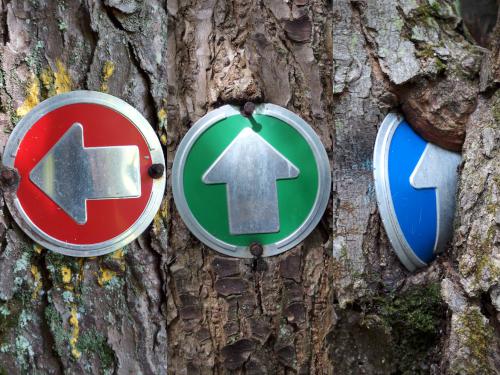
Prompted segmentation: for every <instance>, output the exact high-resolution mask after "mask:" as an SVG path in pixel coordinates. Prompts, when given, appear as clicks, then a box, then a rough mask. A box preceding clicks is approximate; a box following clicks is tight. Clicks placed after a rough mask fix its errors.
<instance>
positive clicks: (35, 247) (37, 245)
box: [33, 243, 43, 254]
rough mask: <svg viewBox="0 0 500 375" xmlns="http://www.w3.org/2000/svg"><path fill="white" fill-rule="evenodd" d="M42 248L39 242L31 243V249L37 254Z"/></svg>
mask: <svg viewBox="0 0 500 375" xmlns="http://www.w3.org/2000/svg"><path fill="white" fill-rule="evenodd" d="M42 250H43V247H41V246H40V245H39V244H37V243H35V244H33V251H34V252H35V253H37V254H41V253H42Z"/></svg>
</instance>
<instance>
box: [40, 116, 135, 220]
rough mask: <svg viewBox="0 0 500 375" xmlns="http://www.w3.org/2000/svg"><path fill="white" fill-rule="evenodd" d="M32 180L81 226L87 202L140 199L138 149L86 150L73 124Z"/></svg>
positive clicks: (75, 124) (78, 131)
mask: <svg viewBox="0 0 500 375" xmlns="http://www.w3.org/2000/svg"><path fill="white" fill-rule="evenodd" d="M30 179H31V181H32V182H33V183H34V184H35V185H36V186H38V187H39V188H40V189H41V190H42V191H43V192H44V193H45V194H47V196H48V197H49V198H50V199H52V200H53V201H54V202H55V203H56V204H57V205H58V206H59V207H61V208H62V209H63V210H64V211H65V212H66V213H67V214H68V215H69V216H71V218H72V219H73V220H75V221H76V222H77V223H78V224H85V223H86V222H87V204H86V201H87V200H88V199H116V198H135V197H140V196H141V178H140V169H139V148H138V147H137V146H108V147H84V146H83V127H82V125H81V124H79V123H74V124H73V125H72V126H71V127H70V128H69V130H68V131H67V132H66V133H64V135H63V136H62V137H61V139H59V141H58V142H57V143H56V144H55V145H54V146H53V147H52V148H51V149H50V150H49V152H47V154H46V155H45V156H44V157H43V159H42V160H40V162H39V163H38V164H37V165H36V166H35V167H34V168H33V169H32V171H31V172H30Z"/></svg>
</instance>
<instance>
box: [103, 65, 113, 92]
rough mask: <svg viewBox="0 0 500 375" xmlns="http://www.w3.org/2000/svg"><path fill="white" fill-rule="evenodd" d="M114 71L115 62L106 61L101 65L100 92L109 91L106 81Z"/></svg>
mask: <svg viewBox="0 0 500 375" xmlns="http://www.w3.org/2000/svg"><path fill="white" fill-rule="evenodd" d="M114 71H115V64H114V63H113V62H112V61H109V60H108V61H106V62H105V63H104V66H103V67H102V76H101V77H102V82H101V91H102V92H108V91H109V86H108V81H109V79H110V78H111V76H112V75H113V72H114Z"/></svg>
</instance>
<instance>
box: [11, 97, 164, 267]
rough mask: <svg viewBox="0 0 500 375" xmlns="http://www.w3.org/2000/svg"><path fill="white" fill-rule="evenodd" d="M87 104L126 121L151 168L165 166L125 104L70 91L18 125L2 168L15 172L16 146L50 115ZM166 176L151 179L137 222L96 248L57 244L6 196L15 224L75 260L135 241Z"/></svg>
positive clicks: (145, 126) (151, 135)
mask: <svg viewBox="0 0 500 375" xmlns="http://www.w3.org/2000/svg"><path fill="white" fill-rule="evenodd" d="M77 103H89V104H98V105H102V106H104V107H108V108H110V109H112V110H114V111H116V112H118V113H120V114H121V115H123V116H124V117H126V118H127V119H128V120H129V121H130V122H131V123H132V124H133V125H134V126H135V127H136V128H137V130H138V131H139V132H140V133H141V134H142V136H143V138H144V140H145V142H146V143H147V145H148V148H149V153H150V155H151V162H152V164H157V163H158V164H162V165H165V159H164V156H163V151H162V149H161V144H160V141H159V139H158V137H157V136H156V134H155V132H154V130H153V128H152V127H151V125H150V124H149V122H148V121H147V120H146V119H145V118H144V117H143V116H142V115H141V113H140V112H139V111H137V110H136V109H135V108H134V107H132V106H131V105H130V104H128V103H127V102H125V101H123V100H121V99H119V98H117V97H114V96H112V95H109V94H105V93H102V92H97V91H85V90H80V91H72V92H68V93H64V94H60V95H57V96H53V97H51V98H49V99H47V100H45V101H43V102H42V103H40V104H39V105H37V106H36V107H35V108H33V109H32V110H31V111H30V112H29V113H28V114H27V115H26V116H25V117H23V118H22V119H21V121H19V123H18V124H17V125H16V126H15V128H14V130H13V131H12V134H11V135H10V137H9V139H8V141H7V145H6V146H5V150H4V153H3V160H2V162H3V164H4V165H5V166H6V167H8V168H14V161H15V158H16V155H17V151H18V148H19V145H20V143H21V141H22V139H23V138H24V136H25V135H26V133H27V132H28V130H29V129H30V128H31V127H32V126H33V125H34V124H36V123H37V122H38V120H40V119H41V118H42V117H43V116H45V115H46V114H48V113H49V112H51V111H53V110H55V109H57V108H60V107H64V106H66V105H70V104H77ZM165 183H166V178H165V176H163V177H161V178H158V179H154V180H153V187H152V190H151V195H150V197H149V200H148V203H147V205H146V207H145V208H144V210H143V212H142V213H141V215H140V216H139V218H138V219H137V220H136V221H135V223H134V224H132V225H131V226H130V227H129V228H127V229H126V230H125V231H124V232H123V233H121V234H120V235H118V236H116V237H114V238H112V239H109V240H106V241H103V242H99V243H95V244H85V245H77V244H71V243H67V242H63V241H60V240H58V239H56V238H54V237H52V236H50V235H48V234H47V233H45V232H44V231H42V230H41V229H40V228H38V227H37V225H36V224H35V223H33V221H32V220H31V219H30V218H29V217H28V215H27V214H26V212H25V211H24V210H23V208H22V206H21V204H20V202H19V199H18V198H17V195H16V194H14V195H12V196H8V197H7V199H6V203H7V206H8V208H9V210H10V212H11V213H12V216H13V217H14V219H15V220H16V222H17V224H18V225H19V226H20V227H21V228H22V229H23V230H24V231H25V232H26V233H27V234H28V235H29V236H30V237H31V238H32V239H33V240H35V241H36V242H37V243H39V244H40V245H41V246H43V247H45V248H47V249H50V250H53V251H55V252H57V253H60V254H63V255H70V256H75V257H90V256H98V255H104V254H107V253H110V252H112V251H115V250H117V249H119V248H121V247H123V246H125V245H127V244H128V243H130V242H131V241H133V240H134V239H135V238H137V237H138V236H139V235H140V234H141V233H142V232H143V231H144V230H145V229H146V228H147V226H148V225H149V224H150V223H151V221H152V220H153V218H154V215H155V214H156V212H157V211H158V209H159V208H160V204H161V201H162V199H163V194H164V191H165Z"/></svg>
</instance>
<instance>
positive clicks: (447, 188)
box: [373, 113, 461, 271]
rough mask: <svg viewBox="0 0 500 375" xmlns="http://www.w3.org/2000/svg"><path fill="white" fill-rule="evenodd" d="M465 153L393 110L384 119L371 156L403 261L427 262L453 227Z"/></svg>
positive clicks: (383, 211)
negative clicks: (427, 136)
mask: <svg viewBox="0 0 500 375" xmlns="http://www.w3.org/2000/svg"><path fill="white" fill-rule="evenodd" d="M460 161H461V156H460V154H457V153H455V152H451V151H448V150H445V149H443V148H440V147H438V146H436V145H434V144H432V143H429V142H427V141H425V140H424V139H423V138H422V137H420V136H419V135H418V134H417V133H415V131H414V130H413V129H412V128H411V126H410V125H409V124H408V123H407V122H406V121H405V120H404V119H403V117H401V116H399V115H398V114H395V113H390V114H388V115H387V117H386V118H385V119H384V121H383V122H382V125H381V126H380V130H379V132H378V134H377V140H376V142H375V150H374V156H373V165H374V178H375V191H376V195H377V203H378V207H379V211H380V216H381V218H382V222H383V224H384V228H385V230H386V232H387V236H388V237H389V240H390V241H391V244H392V246H393V248H394V250H395V252H396V254H397V256H398V257H399V259H400V260H401V262H402V263H403V264H404V265H405V267H406V268H407V269H408V270H410V271H413V270H415V269H416V268H420V267H424V266H426V265H427V264H428V263H429V262H430V261H432V260H433V259H434V258H435V256H436V254H437V253H439V252H441V251H443V250H444V248H445V247H446V245H447V242H448V241H449V240H450V238H451V235H452V233H453V217H454V213H455V193H456V186H457V167H458V165H459V164H460Z"/></svg>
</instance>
